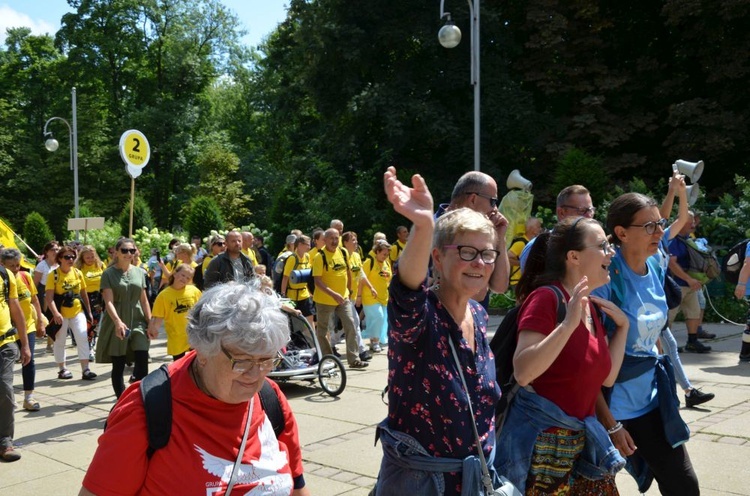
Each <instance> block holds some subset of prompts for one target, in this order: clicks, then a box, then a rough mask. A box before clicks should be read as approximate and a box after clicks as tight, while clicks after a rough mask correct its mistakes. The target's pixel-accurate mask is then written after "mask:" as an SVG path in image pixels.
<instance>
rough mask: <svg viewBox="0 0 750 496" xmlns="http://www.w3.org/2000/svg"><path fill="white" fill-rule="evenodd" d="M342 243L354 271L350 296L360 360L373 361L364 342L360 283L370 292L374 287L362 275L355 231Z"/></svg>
mask: <svg viewBox="0 0 750 496" xmlns="http://www.w3.org/2000/svg"><path fill="white" fill-rule="evenodd" d="M341 241H342V242H343V243H344V248H346V251H347V252H349V270H351V271H352V282H351V284H352V285H351V288H349V289H350V292H351V295H350V296H349V301H350V302H351V305H352V313H353V314H354V328H355V329H356V330H357V347H358V348H359V358H360V359H362V360H365V361H367V360H371V359H372V355H371V354H370V353H369V352H368V351H367V347H366V346H365V343H364V341H363V340H362V327H361V325H362V321H361V319H360V312H361V311H362V300H361V299H360V298H359V288H360V281H362V282H363V283H364V284H365V285H366V286H367V287H368V288H369V289H370V290H372V285H371V284H370V282H369V281H368V280H367V277H366V276H365V275H364V274H363V273H362V258H361V257H360V254H359V253H360V251H361V249H360V247H359V241H358V239H357V234H356V233H355V232H353V231H347V232H345V233H344V234H342V235H341Z"/></svg>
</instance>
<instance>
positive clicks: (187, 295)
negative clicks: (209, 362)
mask: <svg viewBox="0 0 750 496" xmlns="http://www.w3.org/2000/svg"><path fill="white" fill-rule="evenodd" d="M201 294H202V293H201V290H200V289H198V288H196V287H195V286H193V285H192V284H188V285H187V286H185V287H184V288H182V289H174V288H173V287H172V286H167V287H166V288H164V290H163V291H162V292H161V293H159V295H158V296H157V297H156V300H155V301H154V309H153V310H152V311H151V316H153V317H157V318H160V319H164V330H165V331H166V332H167V353H168V354H170V355H179V354H180V353H184V352H186V351H188V350H189V349H190V344H189V343H188V335H187V323H188V322H187V314H188V311H189V310H190V309H191V308H193V306H194V305H195V304H196V303H198V300H199V299H200V297H201Z"/></svg>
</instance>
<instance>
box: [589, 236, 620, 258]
mask: <svg viewBox="0 0 750 496" xmlns="http://www.w3.org/2000/svg"><path fill="white" fill-rule="evenodd" d="M584 248H599V249H600V250H601V251H602V252H603V253H604V254H605V255H609V254H610V252H613V251H615V250H614V248H612V244H611V243H610V242H609V241H607V240H606V239H605V240H604V241H602V242H601V243H599V244H598V245H588V246H584Z"/></svg>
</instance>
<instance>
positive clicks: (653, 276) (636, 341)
mask: <svg viewBox="0 0 750 496" xmlns="http://www.w3.org/2000/svg"><path fill="white" fill-rule="evenodd" d="M660 260H663V257H662V256H661V255H660V254H659V253H658V252H657V253H656V254H654V255H652V256H651V257H649V262H648V264H647V268H648V271H647V273H646V274H645V275H640V274H636V273H635V272H633V270H632V269H631V268H630V267H629V266H628V264H627V263H625V260H624V259H623V258H622V255H621V253H620V250H619V249H617V250H616V254H615V256H614V257H612V264H611V265H610V266H609V275H610V279H611V280H610V283H609V284H607V285H605V286H602V287H600V288H597V289H596V290H594V292H593V294H594V295H595V296H599V297H600V298H605V299H608V300H610V301H612V302H614V303H615V304H617V305H618V306H619V307H620V309H621V310H622V311H623V312H624V313H625V315H626V316H627V317H628V322H629V324H630V327H629V328H628V338H627V342H626V343H625V354H626V355H630V356H634V357H643V356H657V355H658V350H657V348H656V341H657V340H658V339H659V334H660V333H661V330H662V328H663V327H664V325H665V324H666V322H667V300H666V298H665V296H664V270H663V269H662V267H661V266H660ZM658 405H659V404H658V398H657V394H656V380H655V374H654V370H653V369H652V370H650V371H649V372H646V373H645V374H642V375H640V376H638V377H635V378H633V379H631V380H628V381H624V382H617V383H615V385H614V387H613V388H612V398H611V401H610V410H611V411H612V415H614V417H615V418H616V419H617V420H627V419H632V418H636V417H640V416H641V415H644V414H646V413H648V412H650V411H651V410H653V409H654V408H656V407H658Z"/></svg>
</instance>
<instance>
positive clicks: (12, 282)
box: [0, 270, 18, 346]
mask: <svg viewBox="0 0 750 496" xmlns="http://www.w3.org/2000/svg"><path fill="white" fill-rule="evenodd" d="M6 272H7V273H8V298H9V299H11V300H17V299H18V287H17V286H16V276H14V275H13V272H11V271H9V270H8V271H6ZM11 327H13V322H12V320H11V318H10V305H9V304H8V302H7V301H6V300H5V281H3V278H2V277H0V333H2V334H5V333H6V332H8V331H9V330H10V329H11ZM16 339H18V337H17V336H16V335H13V336H10V337H8V338H5V339H4V340H2V341H0V346H2V345H4V344H7V343H12V342H14V341H15V340H16Z"/></svg>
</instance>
